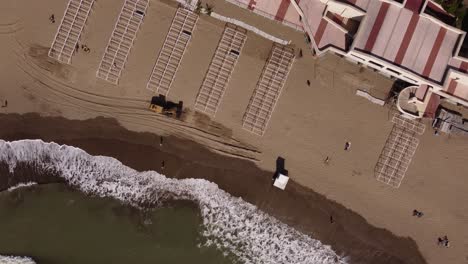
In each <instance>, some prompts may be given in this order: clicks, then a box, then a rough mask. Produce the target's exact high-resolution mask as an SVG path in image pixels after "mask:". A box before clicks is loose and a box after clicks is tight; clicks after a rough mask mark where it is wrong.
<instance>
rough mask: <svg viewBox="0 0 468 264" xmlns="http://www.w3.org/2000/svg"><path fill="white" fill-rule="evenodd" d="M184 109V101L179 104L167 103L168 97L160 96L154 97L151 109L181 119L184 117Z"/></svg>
mask: <svg viewBox="0 0 468 264" xmlns="http://www.w3.org/2000/svg"><path fill="white" fill-rule="evenodd" d="M182 107H183V102H182V101H179V103H174V102H171V101H167V100H166V97H165V96H164V95H162V94H160V95H159V96H153V97H152V98H151V103H150V106H149V109H150V110H151V111H153V112H155V113H158V114H162V115H165V116H169V117H175V118H177V119H180V117H181V115H182Z"/></svg>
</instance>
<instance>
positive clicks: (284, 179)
mask: <svg viewBox="0 0 468 264" xmlns="http://www.w3.org/2000/svg"><path fill="white" fill-rule="evenodd" d="M288 181H289V177H288V176H286V175H283V174H281V173H280V174H279V175H278V177H276V179H275V182H274V183H273V185H274V186H276V187H278V188H280V189H281V190H284V189H285V188H286V184H288Z"/></svg>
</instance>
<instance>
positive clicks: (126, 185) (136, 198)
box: [0, 140, 347, 264]
mask: <svg viewBox="0 0 468 264" xmlns="http://www.w3.org/2000/svg"><path fill="white" fill-rule="evenodd" d="M0 162H5V163H6V164H7V165H8V167H9V170H10V172H11V173H13V172H14V170H15V167H16V166H17V164H18V163H23V162H24V163H28V164H32V165H34V166H38V167H39V169H43V170H46V171H50V172H55V173H58V174H59V175H60V176H61V177H63V178H64V179H65V180H66V181H67V183H68V184H70V185H73V186H75V187H76V188H78V189H79V190H81V191H83V192H85V193H87V194H94V195H97V196H101V197H105V196H106V197H113V198H115V199H118V200H120V201H122V202H125V203H129V204H132V205H135V206H138V205H139V204H142V203H157V202H158V201H159V202H160V201H162V200H166V199H180V200H192V201H194V202H196V203H197V204H198V206H199V208H200V211H201V215H202V219H203V233H202V234H203V236H204V237H205V238H206V241H207V242H206V243H207V245H211V244H214V245H215V246H217V247H218V248H219V249H221V250H223V251H225V252H226V251H228V252H230V253H232V254H234V255H235V256H237V257H238V258H239V259H240V261H242V262H244V263H255V264H260V263H264V264H270V263H271V264H278V263H297V264H299V263H303V264H329V263H339V264H343V263H347V260H346V258H344V257H342V256H339V255H337V254H336V253H335V252H334V251H333V250H332V249H331V248H330V246H327V245H323V244H322V243H321V242H320V241H318V240H316V239H313V238H311V237H309V236H307V235H305V234H302V233H300V232H299V231H297V230H295V229H294V228H291V227H289V226H288V225H286V224H283V223H281V222H280V221H278V220H276V219H275V218H273V217H272V216H269V215H268V214H266V213H263V212H261V211H260V210H258V209H257V208H256V207H255V206H254V205H252V204H250V203H247V202H245V201H243V200H242V199H241V198H235V197H233V196H231V195H230V194H228V193H227V192H225V191H223V190H221V189H219V188H218V186H217V185H216V184H214V183H212V182H209V181H206V180H203V179H182V180H179V179H170V178H167V177H165V176H163V175H161V174H159V173H157V172H155V171H145V172H138V171H136V170H133V169H131V168H129V167H127V166H125V165H123V164H122V163H121V162H119V161H118V160H116V159H114V158H111V157H104V156H91V155H89V154H88V153H86V152H85V151H83V150H81V149H79V148H75V147H71V146H66V145H58V144H56V143H45V142H43V141H41V140H21V141H14V142H6V141H3V140H0Z"/></svg>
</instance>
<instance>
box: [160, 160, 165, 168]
mask: <svg viewBox="0 0 468 264" xmlns="http://www.w3.org/2000/svg"><path fill="white" fill-rule="evenodd" d="M164 165H165V163H164V160H163V161H161V170H164V167H165V166H164Z"/></svg>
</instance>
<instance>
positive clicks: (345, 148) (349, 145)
mask: <svg viewBox="0 0 468 264" xmlns="http://www.w3.org/2000/svg"><path fill="white" fill-rule="evenodd" d="M350 148H351V142H349V141H346V143H345V147H344V150H346V151H348V150H349V149H350Z"/></svg>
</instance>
